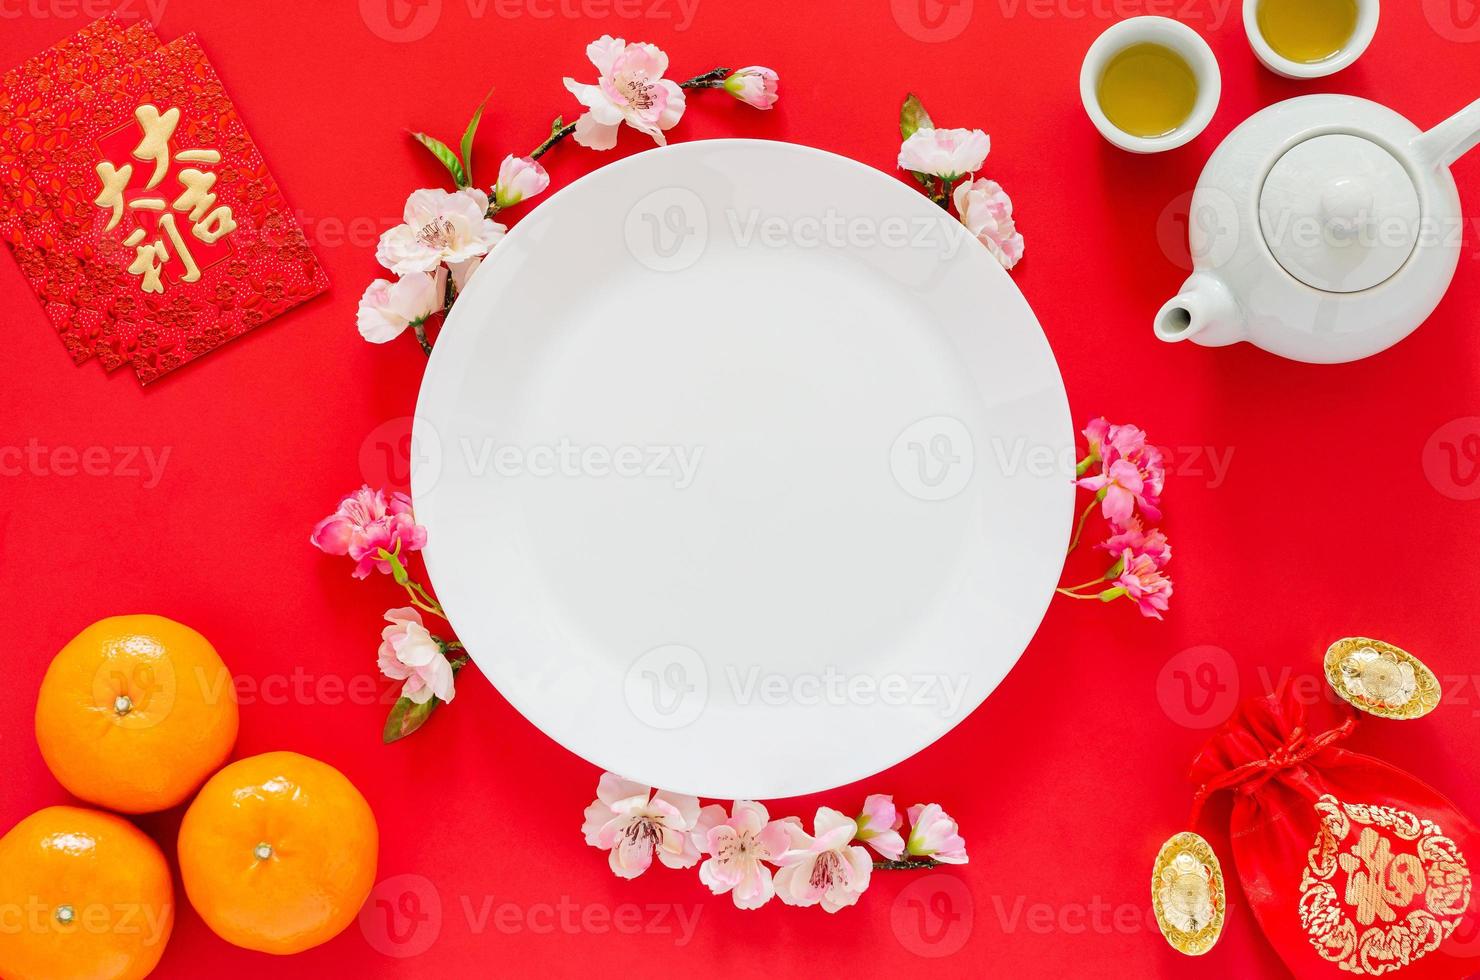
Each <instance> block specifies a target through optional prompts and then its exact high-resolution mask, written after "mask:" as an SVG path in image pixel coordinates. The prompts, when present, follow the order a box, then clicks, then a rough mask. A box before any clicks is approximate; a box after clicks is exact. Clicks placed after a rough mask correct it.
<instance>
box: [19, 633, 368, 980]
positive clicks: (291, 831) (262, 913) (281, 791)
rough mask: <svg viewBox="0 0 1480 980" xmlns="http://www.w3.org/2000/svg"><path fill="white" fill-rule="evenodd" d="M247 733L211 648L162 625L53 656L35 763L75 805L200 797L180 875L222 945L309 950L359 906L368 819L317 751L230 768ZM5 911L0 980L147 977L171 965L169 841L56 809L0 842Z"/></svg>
mask: <svg viewBox="0 0 1480 980" xmlns="http://www.w3.org/2000/svg"><path fill="white" fill-rule="evenodd" d="M236 732H237V704H236V691H235V687H234V685H233V683H232V680H231V676H230V675H229V674H228V672H227V670H226V665H225V664H223V663H222V662H221V658H220V657H219V656H218V655H217V653H216V650H215V648H214V647H212V646H211V644H210V642H209V641H207V640H206V638H205V637H204V636H201V635H200V634H199V633H197V632H196V631H195V630H193V629H190V628H189V627H188V626H182V625H181V624H179V623H176V622H172V621H171V620H168V619H165V618H163V617H160V616H118V617H114V618H112V619H105V620H102V621H101V622H98V623H94V624H93V625H92V626H89V627H88V628H87V629H85V630H83V631H82V633H80V634H79V635H78V636H77V637H76V638H75V639H73V640H72V642H70V643H68V644H67V645H66V646H65V647H64V648H63V649H62V651H61V652H60V653H58V654H57V656H56V658H55V659H54V660H53V661H52V663H51V667H50V668H49V669H48V670H47V672H46V677H45V679H44V680H43V681H42V682H41V693H40V696H39V698H38V700H37V704H36V739H37V742H38V743H39V745H40V748H41V754H42V757H43V758H45V760H46V764H47V766H48V767H50V769H51V771H52V773H53V774H54V775H55V776H56V778H57V780H58V781H59V782H60V783H61V784H62V785H63V786H64V787H66V788H67V790H68V791H70V792H71V793H72V794H73V795H74V796H77V797H78V798H79V799H82V800H85V801H87V802H88V803H92V804H95V805H97V806H100V807H106V808H108V809H109V810H115V811H118V812H119V813H128V814H138V813H152V812H154V811H158V810H165V809H169V808H170V807H173V806H177V805H179V804H180V803H183V802H185V801H186V800H187V799H189V798H190V796H191V794H195V799H194V801H193V802H192V803H191V804H190V807H189V809H188V810H187V811H186V812H185V817H184V820H183V821H182V823H181V825H180V837H179V842H178V852H179V859H180V876H181V878H182V880H183V881H184V884H185V893H186V895H187V896H188V897H189V899H190V904H191V905H192V906H194V908H195V910H196V911H197V912H198V913H200V916H201V918H202V919H204V920H205V922H206V924H207V925H208V926H210V927H211V929H212V930H214V931H215V932H216V934H217V935H219V936H220V937H221V938H223V939H225V940H226V941H227V942H231V943H235V944H236V945H238V946H244V947H246V948H247V949H255V950H261V951H263V952H267V953H296V952H300V951H301V950H305V949H308V948H310V947H312V946H317V945H318V944H320V943H322V942H325V941H327V940H329V939H331V938H333V937H334V936H336V935H338V934H339V932H340V931H341V930H343V929H344V928H345V926H347V925H348V924H349V923H350V921H351V920H352V919H354V917H355V915H356V914H357V913H358V912H359V910H360V906H361V905H362V904H364V901H365V897H366V896H367V895H368V894H369V893H370V888H371V885H372V884H373V883H374V880H375V864H376V850H377V846H378V833H377V830H376V826H375V817H374V816H373V815H372V814H371V812H370V807H369V805H368V804H367V803H366V802H365V798H364V797H363V796H361V795H360V792H359V791H358V790H357V789H355V787H354V785H353V784H352V783H350V781H349V780H348V779H346V778H345V777H344V776H343V775H342V774H341V773H340V772H339V771H338V770H336V769H334V768H333V767H332V766H328V765H325V764H324V763H322V762H318V761H316V760H314V759H310V758H308V757H306V756H302V755H297V754H296V753H292V752H270V753H267V754H265V755H258V756H253V757H251V758H249V759H242V760H240V761H237V762H233V763H232V764H230V765H228V766H226V767H225V768H221V765H222V763H224V762H225V761H226V758H227V756H229V755H230V754H231V749H232V745H233V744H234V743H235V742H236ZM218 770H219V771H218ZM213 773H214V775H212V774H213ZM202 783H204V786H202ZM197 790H199V792H196V791H197ZM0 914H3V915H4V916H5V918H6V921H5V922H3V923H0V976H3V977H5V978H6V980H69V978H82V977H87V978H90V980H137V978H141V977H145V976H148V974H149V973H150V971H152V970H153V969H154V967H155V965H156V964H157V963H158V962H159V958H160V956H161V955H163V953H164V947H165V943H166V942H167V941H168V939H169V935H170V930H171V928H172V926H173V924H174V887H173V885H172V884H171V880H170V871H169V866H168V865H167V864H166V862H165V857H164V853H163V852H162V851H161V850H160V849H159V845H157V844H155V843H154V841H153V840H151V839H150V838H149V837H147V836H145V834H144V833H143V832H142V831H140V830H139V829H138V828H136V827H135V826H134V825H133V824H132V823H130V822H128V821H127V820H125V819H123V818H122V817H119V816H116V815H114V814H112V813H106V812H104V811H102V810H94V809H85V808H82V807H72V806H54V807H48V808H46V809H44V810H39V811H37V812H36V813H33V814H31V815H30V816H29V817H26V818H25V819H24V820H22V821H21V822H20V823H18V824H16V825H15V826H14V827H13V828H11V830H10V832H9V833H7V834H6V835H5V836H4V837H3V838H0Z"/></svg>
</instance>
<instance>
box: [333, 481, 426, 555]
mask: <svg viewBox="0 0 1480 980" xmlns="http://www.w3.org/2000/svg"><path fill="white" fill-rule="evenodd" d="M308 539H309V541H310V542H312V543H313V546H314V547H315V548H318V549H319V550H320V551H323V552H325V553H326V554H330V555H348V556H349V557H351V558H353V559H354V560H355V562H356V565H355V571H354V576H355V578H365V577H367V576H368V575H369V574H370V572H371V571H372V570H378V571H381V572H386V573H389V572H390V570H391V565H390V562H388V561H385V560H383V559H381V558H379V557H377V556H378V555H379V553H380V550H381V549H382V548H384V549H385V550H386V551H388V552H391V553H395V552H396V549H397V548H398V547H399V548H400V549H401V550H402V551H403V552H405V551H420V550H421V549H422V548H423V547H425V546H426V543H427V531H426V528H424V527H422V526H421V525H420V524H417V523H416V518H415V517H414V516H413V514H412V511H411V498H410V497H408V496H406V495H405V494H404V493H393V494H391V495H390V497H389V498H387V497H386V495H385V493H384V492H383V491H380V490H371V489H370V488H369V487H368V486H363V487H361V488H360V489H358V490H356V491H355V492H354V493H352V494H350V495H349V496H347V497H345V498H344V499H343V500H341V501H340V502H339V507H338V508H336V509H335V511H334V513H332V514H330V515H329V516H328V517H326V518H324V519H323V520H322V521H319V523H318V524H316V525H314V529H313V532H312V533H311V534H310V535H309V538H308Z"/></svg>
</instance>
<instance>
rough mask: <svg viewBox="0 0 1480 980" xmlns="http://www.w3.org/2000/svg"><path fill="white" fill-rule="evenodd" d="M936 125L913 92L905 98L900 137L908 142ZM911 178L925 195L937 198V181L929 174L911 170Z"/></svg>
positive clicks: (902, 107) (900, 110)
mask: <svg viewBox="0 0 1480 980" xmlns="http://www.w3.org/2000/svg"><path fill="white" fill-rule="evenodd" d="M934 128H935V123H934V122H932V121H931V119H930V113H928V112H926V111H925V106H924V105H923V104H922V103H921V102H920V99H919V97H918V96H916V95H915V94H914V93H913V92H911V93H910V94H909V95H907V96H905V100H904V105H902V106H900V108H899V135H900V136H901V137H903V138H904V139H906V140H908V139H909V138H910V137H911V136H914V135H915V133H917V132H919V131H920V130H922V129H934ZM909 173H910V176H911V177H913V178H915V182H916V183H918V184H919V185H920V186H921V187H923V188H925V193H927V194H930V195H931V196H932V197H934V196H935V179H934V178H933V177H931V176H930V175H929V174H922V173H919V172H918V171H915V170H911V171H910V172H909Z"/></svg>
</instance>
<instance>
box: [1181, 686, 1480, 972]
mask: <svg viewBox="0 0 1480 980" xmlns="http://www.w3.org/2000/svg"><path fill="white" fill-rule="evenodd" d="M1356 722H1357V719H1356V717H1355V713H1353V716H1351V717H1348V719H1347V720H1346V721H1345V722H1344V723H1343V724H1342V725H1341V726H1340V727H1338V728H1335V729H1332V730H1330V731H1325V732H1312V731H1310V730H1309V729H1307V727H1306V717H1305V707H1304V706H1303V705H1302V704H1300V703H1299V702H1298V701H1297V700H1296V699H1295V698H1294V697H1292V696H1290V695H1289V693H1288V692H1287V694H1286V696H1285V697H1284V698H1277V697H1274V696H1270V697H1264V698H1255V699H1251V700H1249V701H1246V702H1244V703H1243V704H1242V705H1241V706H1240V707H1239V710H1238V711H1237V712H1235V714H1234V715H1233V717H1232V718H1230V719H1229V721H1228V722H1227V723H1226V724H1225V725H1224V726H1223V728H1222V729H1221V730H1220V731H1219V732H1218V733H1217V734H1216V735H1215V736H1214V737H1213V738H1212V739H1211V740H1209V741H1208V743H1207V744H1206V745H1205V746H1204V748H1203V750H1202V751H1201V753H1199V755H1198V756H1197V758H1196V759H1195V760H1194V761H1193V765H1192V772H1191V778H1192V781H1193V782H1194V783H1196V784H1198V785H1199V786H1200V787H1201V789H1200V790H1199V792H1198V795H1197V804H1196V806H1195V808H1194V812H1193V820H1192V826H1193V828H1194V829H1196V828H1197V824H1198V818H1199V816H1200V814H1201V811H1202V804H1203V802H1204V801H1206V799H1207V798H1208V797H1209V796H1211V795H1212V794H1213V793H1216V792H1219V791H1225V790H1226V791H1229V792H1231V793H1232V794H1233V806H1232V809H1231V812H1230V817H1229V825H1228V828H1227V829H1228V837H1229V840H1230V842H1231V845H1232V849H1233V858H1234V864H1235V866H1236V867H1237V869H1238V876H1239V881H1240V882H1241V883H1242V885H1243V892H1244V896H1245V898H1246V900H1247V901H1248V903H1249V905H1250V906H1251V907H1252V909H1253V911H1254V915H1255V917H1256V918H1257V919H1258V921H1259V927H1260V929H1262V930H1263V932H1264V935H1265V936H1266V938H1268V940H1269V942H1270V943H1271V944H1272V945H1273V946H1274V948H1275V949H1276V951H1278V953H1279V954H1280V957H1281V958H1282V959H1283V960H1284V961H1285V964H1286V965H1287V966H1288V967H1289V968H1290V971H1291V972H1292V973H1294V974H1295V976H1296V977H1298V978H1300V980H1333V978H1337V977H1351V976H1353V975H1355V976H1359V977H1360V976H1374V977H1375V976H1384V975H1396V976H1398V977H1399V978H1401V980H1439V978H1451V977H1452V978H1460V977H1467V976H1470V975H1471V974H1472V973H1475V972H1476V971H1480V942H1477V941H1476V936H1477V930H1480V910H1477V909H1476V908H1475V904H1474V899H1473V892H1474V889H1473V888H1472V887H1471V874H1472V870H1471V866H1470V864H1469V863H1468V861H1467V857H1469V858H1480V836H1477V832H1476V828H1475V826H1474V824H1473V823H1471V822H1470V820H1469V819H1468V818H1467V817H1466V816H1465V815H1464V814H1462V813H1460V812H1459V811H1458V810H1457V809H1455V807H1454V804H1452V803H1450V802H1449V801H1448V800H1447V799H1445V798H1444V797H1443V796H1441V795H1440V794H1439V793H1437V792H1435V791H1434V790H1433V789H1431V788H1430V787H1429V786H1428V785H1426V784H1425V783H1423V782H1421V781H1419V780H1418V779H1415V778H1414V777H1413V776H1411V775H1409V774H1408V773H1407V772H1404V771H1403V770H1401V769H1398V768H1396V767H1394V766H1391V765H1389V764H1387V763H1386V762H1383V761H1381V760H1380V759H1374V758H1372V757H1371V756H1367V755H1361V754H1359V753H1356V752H1352V751H1349V750H1347V749H1344V748H1341V747H1340V746H1339V743H1340V742H1341V741H1342V740H1343V739H1345V738H1346V736H1347V735H1349V734H1350V733H1351V731H1352V730H1353V729H1354V728H1355V726H1356ZM1399 724H1401V723H1399Z"/></svg>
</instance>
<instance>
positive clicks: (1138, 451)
mask: <svg viewBox="0 0 1480 980" xmlns="http://www.w3.org/2000/svg"><path fill="white" fill-rule="evenodd" d="M1084 438H1085V440H1086V441H1087V442H1088V443H1089V456H1088V457H1086V462H1088V463H1090V465H1093V464H1094V463H1096V462H1100V461H1102V460H1103V461H1106V462H1114V461H1115V460H1116V459H1120V458H1126V459H1131V460H1132V461H1134V460H1136V459H1139V458H1140V457H1141V456H1142V455H1144V454H1145V452H1146V433H1145V432H1142V431H1141V430H1140V429H1139V428H1137V427H1136V426H1134V425H1111V424H1110V423H1109V422H1107V421H1106V420H1105V418H1104V417H1103V416H1102V417H1100V418H1097V419H1095V420H1093V421H1092V422H1090V423H1089V425H1087V426H1085V427H1084ZM1159 458H1160V455H1159V454H1158V459H1159Z"/></svg>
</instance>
